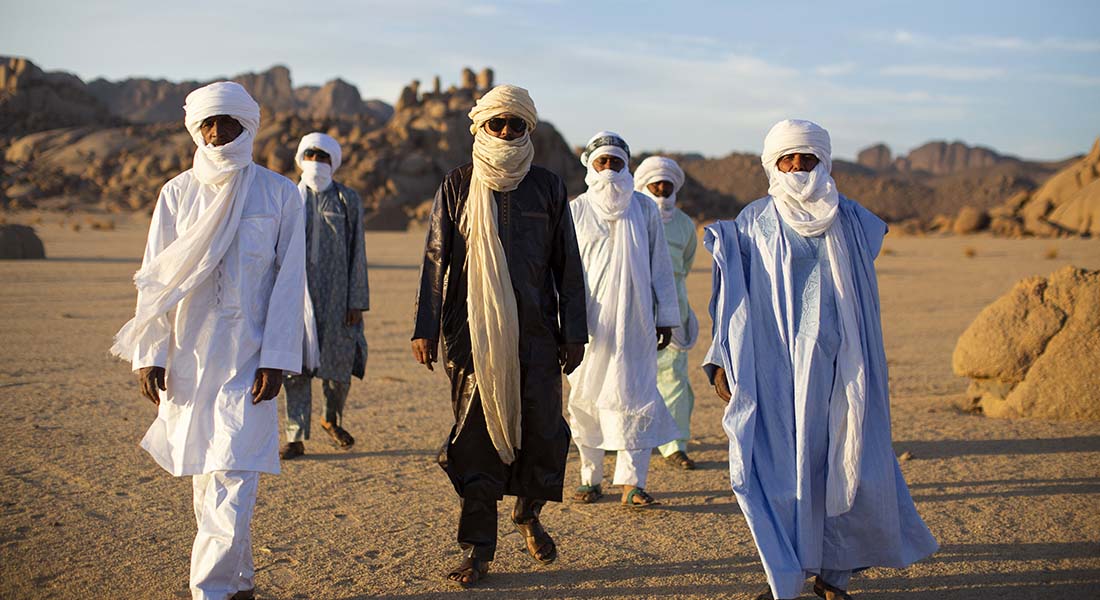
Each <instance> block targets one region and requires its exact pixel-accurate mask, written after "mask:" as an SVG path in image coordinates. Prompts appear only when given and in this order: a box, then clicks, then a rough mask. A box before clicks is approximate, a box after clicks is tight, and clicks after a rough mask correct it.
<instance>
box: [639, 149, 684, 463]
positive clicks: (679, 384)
mask: <svg viewBox="0 0 1100 600" xmlns="http://www.w3.org/2000/svg"><path fill="white" fill-rule="evenodd" d="M683 186H684V171H683V169H681V168H680V165H678V164H676V161H674V160H672V159H671V158H668V157H665V156H650V157H649V158H647V159H645V160H643V161H642V162H641V164H639V165H638V168H637V169H635V171H634V189H635V190H637V191H639V192H641V193H643V194H645V195H646V196H648V197H649V198H650V199H651V200H653V203H654V204H655V205H656V206H657V208H658V209H659V210H660V211H661V222H662V223H663V224H664V230H665V241H667V242H668V257H669V259H671V260H672V276H673V278H675V280H676V299H677V300H678V301H679V305H680V321H679V323H678V325H679V327H677V328H675V329H673V330H672V343H671V344H669V346H668V347H667V348H665V349H663V350H660V351H658V352H657V389H659V390H660V391H661V396H662V397H664V399H665V406H667V407H668V412H669V413H670V414H671V415H672V418H673V419H675V420H676V426H677V427H679V429H680V432H679V435H677V436H676V439H674V440H672V441H671V442H669V443H667V444H664V445H662V446H661V447H660V448H659V450H660V451H661V456H663V457H664V458H665V461H667V462H668V463H669V464H670V465H673V466H674V467H677V468H679V469H684V470H687V471H690V470H693V469H694V468H695V461H694V460H692V459H691V457H690V456H688V454H687V447H688V440H689V439H691V413H692V410H693V409H694V408H695V392H694V391H693V390H692V389H691V380H690V378H689V377H688V362H687V359H688V350H691V349H692V348H693V347H695V342H696V340H698V338H699V321H698V319H697V318H696V317H695V312H694V311H693V310H691V304H690V303H689V301H688V293H687V276H688V273H690V272H691V266H692V265H693V264H694V263H695V248H696V246H697V245H698V240H697V238H696V235H695V222H694V221H692V220H691V217H689V216H687V215H686V214H684V211H682V210H680V208H679V207H678V206H676V194H677V193H678V192H679V191H680V188H682V187H683Z"/></svg>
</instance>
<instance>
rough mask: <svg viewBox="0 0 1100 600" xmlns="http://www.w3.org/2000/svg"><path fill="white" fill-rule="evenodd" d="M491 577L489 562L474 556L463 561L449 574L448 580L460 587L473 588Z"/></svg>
mask: <svg viewBox="0 0 1100 600" xmlns="http://www.w3.org/2000/svg"><path fill="white" fill-rule="evenodd" d="M488 575H489V561H487V560H481V559H480V558H477V557H475V556H474V555H472V554H471V555H469V556H467V557H466V558H464V559H462V563H461V564H459V565H458V567H456V568H455V569H454V570H453V571H451V572H450V573H447V580H448V581H452V582H454V583H455V584H456V585H458V587H460V588H463V589H467V588H472V587H474V586H475V585H477V583H478V582H479V581H481V580H482V579H485V578H486V577H488Z"/></svg>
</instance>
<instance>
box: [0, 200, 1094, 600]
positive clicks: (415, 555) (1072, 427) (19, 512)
mask: <svg viewBox="0 0 1100 600" xmlns="http://www.w3.org/2000/svg"><path fill="white" fill-rule="evenodd" d="M30 218H31V215H22V216H20V217H19V219H22V220H24V221H26V220H27V219H30ZM59 218H60V217H57V216H47V217H45V219H46V220H45V222H43V223H41V224H39V225H38V229H39V233H40V235H41V236H42V237H43V239H44V241H45V242H46V247H47V253H48V256H50V260H47V261H0V405H2V406H3V407H4V408H5V409H6V410H7V411H8V413H9V415H8V417H6V418H4V419H3V421H0V440H2V442H0V443H3V444H4V451H3V457H4V459H5V460H4V464H3V467H2V471H0V490H3V491H2V492H0V597H4V598H92V597H97V598H98V597H134V596H140V597H147V598H182V597H187V595H188V594H187V571H188V554H189V552H190V544H191V540H192V537H193V535H194V522H193V517H192V513H191V507H190V502H191V500H190V482H189V481H188V480H186V479H176V478H172V477H170V476H168V475H167V474H165V473H163V472H161V471H160V470H159V469H158V468H157V467H156V466H155V464H154V463H153V461H152V460H151V459H150V458H149V457H148V456H147V455H145V454H144V452H143V451H141V450H140V449H139V448H138V446H137V442H138V441H139V439H140V438H141V436H142V434H143V433H144V431H145V428H146V427H147V426H148V424H149V422H150V421H151V420H152V418H153V415H154V411H155V409H154V407H153V406H152V405H151V404H149V403H148V402H147V401H145V400H143V399H142V398H141V397H140V396H139V395H138V391H137V388H136V386H135V384H134V382H133V379H132V376H131V374H130V372H129V368H128V366H126V365H124V364H122V363H119V362H117V361H114V360H111V359H110V358H108V356H107V350H106V349H107V346H108V345H109V339H110V336H111V335H112V334H113V333H114V332H115V331H116V329H117V328H118V327H119V326H120V325H121V324H122V323H123V322H124V321H125V320H126V319H127V318H128V316H129V315H130V313H131V311H132V308H133V299H134V291H133V288H132V286H131V285H130V281H129V278H130V275H131V274H132V272H133V271H134V270H135V269H136V267H137V265H138V259H139V256H140V254H141V249H142V244H143V239H144V234H145V231H144V228H145V227H146V226H147V222H146V221H143V220H142V219H141V218H140V217H134V219H133V220H132V221H127V220H122V221H121V222H120V223H119V224H118V227H117V229H116V230H115V231H89V230H87V229H85V230H83V231H80V232H74V231H72V229H71V228H69V227H61V226H59V225H58V224H57V222H56V221H57V219H59ZM9 220H18V219H13V218H10V217H9ZM420 243H421V235H420V234H417V233H394V234H381V233H379V234H374V233H372V234H370V235H369V236H368V253H369V258H370V264H371V289H372V291H373V294H374V295H373V298H372V306H373V307H374V310H372V311H371V313H369V315H368V317H367V324H368V332H369V333H368V341H369V343H370V362H369V365H368V375H367V379H366V381H365V382H362V383H360V382H356V383H355V384H354V385H353V387H352V391H351V397H350V399H349V407H350V408H349V410H348V422H349V424H348V429H349V430H350V431H352V432H353V433H355V434H356V436H357V438H358V440H359V442H358V444H357V445H356V447H355V449H354V450H353V451H352V452H347V453H345V452H340V451H337V450H335V449H333V448H331V447H330V446H329V445H328V444H327V443H326V441H324V440H322V439H320V438H319V437H316V436H315V438H314V440H312V441H310V442H307V445H306V450H307V452H308V454H307V456H306V457H304V458H302V459H299V460H296V461H294V462H290V463H287V464H285V465H284V472H283V474H282V475H281V476H277V477H275V476H265V477H264V478H263V479H262V483H261V492H260V499H259V504H258V508H257V513H256V519H255V522H254V545H255V551H256V563H257V570H258V574H257V585H258V589H259V591H260V596H261V597H262V598H278V599H299V598H323V599H354V598H376V597H382V598H394V599H398V598H401V599H414V598H445V597H449V596H458V595H459V594H464V593H465V592H460V591H459V590H457V589H456V588H452V587H451V586H449V585H448V584H447V583H446V582H445V581H443V578H442V574H443V572H444V571H445V570H446V569H447V568H449V567H451V566H452V564H453V563H455V562H456V561H457V560H458V557H459V553H458V549H457V546H456V544H455V543H454V542H453V539H454V534H455V531H454V526H455V522H456V518H457V503H456V498H455V495H454V492H453V490H452V489H451V488H450V487H449V484H448V482H447V480H446V478H445V476H444V475H443V473H442V472H441V471H440V470H439V468H438V467H437V466H436V465H435V464H434V463H433V453H434V451H435V449H436V448H437V447H438V446H439V444H440V442H441V441H442V440H443V437H444V435H445V434H446V432H447V430H448V427H449V419H450V408H449V405H448V399H447V388H446V383H445V378H444V376H443V375H442V373H440V372H436V373H435V374H429V373H428V372H427V371H425V370H423V368H422V367H419V365H416V364H415V363H414V362H413V361H412V359H411V357H410V353H409V350H408V336H409V333H410V329H411V299H412V294H413V289H414V283H415V278H416V269H417V264H418V250H419V245H420ZM1051 246H1057V250H1058V252H1057V258H1056V259H1054V260H1050V259H1046V258H1044V256H1045V255H1046V254H1047V250H1048V248H1049V247H1051ZM967 248H970V249H971V250H973V252H972V253H973V254H974V256H973V257H970V258H968V257H966V256H965V254H967V252H964V250H965V249H967ZM700 256H703V257H705V256H706V254H705V253H702V254H701V255H700ZM1064 264H1075V265H1077V266H1081V267H1087V268H1093V269H1095V268H1100V244H1097V243H1096V242H1095V241H1089V240H1057V241H1050V240H1020V241H1011V240H1003V239H993V238H987V237H967V238H944V239H938V238H900V239H893V238H888V240H887V243H886V250H885V254H884V255H883V256H882V257H880V259H879V261H878V268H879V273H880V285H881V291H882V304H883V316H884V328H885V333H886V341H887V356H888V357H889V360H890V368H891V390H892V393H893V424H894V439H895V440H896V442H895V448H896V450H897V451H898V452H899V454H900V453H902V452H908V453H910V454H911V455H912V457H913V458H912V459H911V460H906V461H904V462H903V463H902V470H903V471H904V472H905V475H906V477H907V478H908V481H909V483H910V486H911V489H912V492H913V495H914V497H915V499H916V502H917V507H918V509H919V510H920V512H921V514H922V515H923V516H924V518H925V519H926V521H927V522H928V525H929V526H930V527H931V529H932V531H933V532H934V533H935V535H936V537H937V538H938V539H939V541H940V543H941V545H942V550H941V551H940V552H939V553H938V554H936V555H935V556H934V557H932V558H931V559H929V560H927V561H925V562H922V563H920V564H918V565H915V566H914V567H912V568H910V569H908V570H907V571H905V572H899V571H894V570H879V569H875V570H871V571H869V572H867V573H865V574H863V575H862V576H859V577H857V578H856V579H854V580H853V584H852V591H853V592H854V593H857V594H859V596H858V597H860V598H864V599H868V600H871V599H899V600H900V599H901V598H907V599H908V598H916V599H928V600H931V599H933V598H935V599H944V598H946V599H950V600H971V599H972V600H978V599H985V598H999V597H1005V598H1014V599H1015V598H1021V599H1029V598H1030V599H1040V598H1050V599H1054V598H1059V599H1060V598H1095V597H1100V544H1098V543H1097V540H1100V424H1097V423H1053V422H1044V421H1025V420H1020V421H1010V420H997V419H990V418H985V417H980V416H974V415H969V414H962V413H960V412H959V411H958V410H956V409H955V408H954V403H955V402H956V401H957V400H959V399H960V398H961V397H962V395H963V393H964V391H965V389H966V385H967V382H966V380H964V379H961V378H956V377H955V376H953V375H952V373H951V353H952V350H953V348H954V345H955V342H956V340H957V338H958V336H959V334H960V333H961V332H962V331H963V330H964V329H965V328H966V326H967V325H968V324H969V323H970V321H971V320H972V319H973V318H974V316H975V315H977V313H978V312H979V311H980V310H981V308H982V307H984V306H985V305H986V304H988V303H989V302H991V301H992V300H993V299H995V298H997V297H998V296H999V295H1001V294H1002V293H1003V292H1004V291H1005V290H1007V289H1009V288H1010V287H1011V286H1012V284H1013V283H1014V282H1015V281H1017V280H1018V279H1020V278H1022V277H1024V276H1028V275H1036V274H1043V275H1045V274H1048V273H1050V272H1052V271H1054V270H1055V269H1056V268H1057V267H1059V266H1062V265H1064ZM709 287H710V275H709V271H708V270H707V265H706V261H705V260H703V261H701V266H700V267H699V268H697V270H696V271H695V272H693V273H692V274H691V277H690V279H689V290H690V293H691V295H692V301H693V304H694V305H695V307H696V309H697V310H698V311H700V313H701V314H705V309H706V305H707V295H708V294H709ZM701 320H702V321H703V325H704V327H708V326H709V319H707V318H706V317H705V316H704V317H702V319H701ZM705 351H706V348H705V347H703V346H700V347H698V348H696V349H695V350H693V353H692V361H693V362H696V363H697V362H698V361H699V359H701V357H702V355H703V353H704V352H705ZM693 377H694V379H693V383H694V384H695V386H696V391H697V394H698V396H699V399H698V401H697V405H698V408H697V410H696V413H695V416H694V420H693V427H694V438H695V439H694V443H693V450H694V453H695V454H696V455H697V458H698V459H699V460H700V461H701V469H700V470H698V471H695V472H690V473H688V472H682V471H673V470H671V469H668V468H665V467H663V465H660V464H657V461H655V468H654V472H653V474H652V476H651V478H650V490H651V491H652V492H653V493H654V495H655V496H657V497H658V498H659V499H661V500H662V501H664V502H665V506H664V507H663V508H661V509H659V510H654V511H651V512H646V513H642V514H637V513H631V512H627V511H624V510H623V509H621V508H620V507H619V506H618V505H617V503H615V502H614V501H609V500H605V501H604V502H602V503H600V504H595V505H590V506H578V505H573V504H569V503H566V504H561V505H556V504H555V505H549V506H548V507H547V509H546V511H545V513H544V515H545V518H544V521H545V523H546V525H547V527H548V528H549V530H550V531H551V532H552V533H553V534H555V536H556V537H557V539H558V542H559V547H560V554H561V556H560V558H559V560H558V562H557V563H555V564H554V565H551V566H549V567H538V566H535V565H534V564H533V561H532V560H531V559H530V558H529V557H527V556H526V555H524V554H523V553H522V552H521V550H520V545H521V540H520V538H519V536H518V535H517V534H515V533H512V532H510V530H509V528H508V527H507V525H508V523H507V521H506V519H507V517H506V513H507V511H502V517H503V518H502V521H501V533H502V539H501V544H500V549H499V552H498V555H497V561H496V562H495V563H494V564H493V571H492V573H491V576H490V578H489V579H487V580H486V582H485V587H484V588H483V589H481V590H479V591H476V592H473V593H474V594H475V595H476V596H477V597H480V598H500V599H505V598H508V599H514V598H521V599H523V598H532V599H533V598H550V597H555V598H557V597H561V598H589V599H596V598H608V599H611V598H656V597H662V598H745V597H751V596H750V593H753V592H755V591H757V590H758V588H759V587H760V586H761V585H762V583H763V575H762V572H761V570H760V566H759V563H758V561H757V558H756V555H755V549H754V546H753V542H752V539H751V537H750V536H749V532H748V529H747V528H746V526H745V524H744V520H743V518H742V517H741V515H740V513H739V511H738V509H737V505H736V503H735V502H734V500H733V497H732V494H731V493H730V491H729V486H728V482H727V473H726V465H725V442H726V440H725V437H724V435H723V433H722V430H721V426H720V422H719V421H720V417H721V411H722V408H723V406H722V404H721V403H720V401H718V400H717V399H716V398H715V397H714V396H713V395H712V393H711V392H710V390H709V389H708V388H707V386H706V385H705V380H704V378H703V375H702V372H701V371H697V372H695V373H694V374H693ZM315 410H316V408H315ZM315 434H320V431H319V430H318V431H316V432H315ZM567 477H568V479H567V481H568V482H569V483H570V484H574V483H575V481H576V478H577V460H576V454H575V451H574V452H572V453H571V455H570V462H569V471H568V475H567Z"/></svg>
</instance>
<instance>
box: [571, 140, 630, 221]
mask: <svg viewBox="0 0 1100 600" xmlns="http://www.w3.org/2000/svg"><path fill="white" fill-rule="evenodd" d="M604 155H610V156H615V157H618V158H619V159H621V160H622V161H623V168H622V170H619V171H615V170H613V169H604V170H603V171H597V170H596V168H595V167H594V166H593V163H594V162H595V161H596V159H597V158H599V157H601V156H604ZM581 164H583V165H584V166H585V168H586V169H587V172H586V173H585V176H584V182H585V183H586V184H588V191H587V192H585V196H586V197H588V198H589V199H591V201H592V208H593V209H595V211H596V214H598V215H599V216H600V218H601V219H603V220H605V221H618V220H619V219H621V218H622V216H623V215H624V214H626V211H627V209H628V208H630V201H631V199H632V198H633V196H634V176H633V175H631V174H630V147H629V146H627V145H626V141H624V140H623V138H622V136H620V135H619V134H617V133H615V132H612V131H601V132H599V133H597V134H596V135H594V136H592V138H591V139H589V140H588V143H587V144H585V147H584V152H583V153H582V154H581Z"/></svg>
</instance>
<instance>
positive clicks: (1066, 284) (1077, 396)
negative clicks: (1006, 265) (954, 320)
mask: <svg viewBox="0 0 1100 600" xmlns="http://www.w3.org/2000/svg"><path fill="white" fill-rule="evenodd" d="M1097 331H1100V271H1088V270H1085V269H1078V268H1075V267H1069V266H1067V267H1064V268H1062V269H1060V270H1058V271H1056V272H1055V273H1053V274H1052V275H1051V276H1050V277H1029V278H1027V279H1024V280H1022V281H1020V282H1019V283H1017V284H1016V286H1015V287H1013V289H1012V290H1011V291H1009V292H1008V293H1007V294H1005V295H1004V296H1002V297H1001V298H999V299H998V300H996V301H995V302H994V303H993V304H990V305H989V306H987V307H986V308H985V309H984V310H982V312H981V313H980V314H979V315H978V317H977V318H976V319H975V320H974V322H973V323H971V324H970V327H968V328H967V329H966V331H965V332H963V334H962V336H961V337H960V338H959V341H958V344H957V345H956V346H955V354H954V357H953V359H952V366H953V368H954V371H955V374H956V375H960V376H964V377H969V378H970V379H971V384H970V388H969V390H968V392H967V395H968V397H969V399H970V401H971V402H972V403H973V407H974V408H976V409H978V410H980V411H981V412H982V413H983V414H986V415H989V416H995V417H1037V418H1043V419H1070V420H1091V421H1100V394H1098V393H1097V390H1100V369H1097V368H1096V365H1097V363H1098V361H1100V336H1097V335H1096V332H1097Z"/></svg>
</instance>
